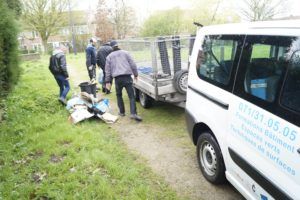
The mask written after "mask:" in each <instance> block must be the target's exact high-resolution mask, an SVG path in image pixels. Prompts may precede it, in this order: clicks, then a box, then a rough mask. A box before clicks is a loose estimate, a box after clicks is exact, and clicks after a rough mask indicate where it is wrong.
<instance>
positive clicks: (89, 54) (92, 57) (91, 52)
mask: <svg viewBox="0 0 300 200" xmlns="http://www.w3.org/2000/svg"><path fill="white" fill-rule="evenodd" d="M96 43H97V41H96V39H95V38H91V39H90V44H89V45H88V46H87V48H86V49H85V53H86V67H87V70H88V73H89V77H90V81H91V82H92V83H94V82H95V81H96V47H95V45H96Z"/></svg>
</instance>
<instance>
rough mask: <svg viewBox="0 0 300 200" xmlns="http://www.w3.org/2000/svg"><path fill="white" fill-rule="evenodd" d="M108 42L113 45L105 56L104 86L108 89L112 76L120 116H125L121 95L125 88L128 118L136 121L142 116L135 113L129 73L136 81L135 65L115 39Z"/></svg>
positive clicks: (140, 119)
mask: <svg viewBox="0 0 300 200" xmlns="http://www.w3.org/2000/svg"><path fill="white" fill-rule="evenodd" d="M110 44H111V46H112V47H113V52H112V53H110V54H109V55H108V56H107V58H106V64H105V72H106V77H105V81H106V88H109V89H110V87H111V83H110V82H111V81H112V79H113V78H114V79H115V85H116V94H117V101H118V107H119V115H120V116H125V107H124V101H123V97H122V90H123V88H125V89H126V91H127V94H128V97H129V100H130V114H131V115H130V118H131V119H135V120H136V121H142V118H141V117H140V116H138V115H137V111H136V105H135V96H134V91H133V85H132V83H133V80H132V78H131V75H132V74H133V75H134V79H135V80H136V81H137V77H138V72H137V66H136V64H135V62H134V61H133V59H132V57H131V56H130V55H129V53H128V52H127V51H124V50H121V49H120V48H119V47H118V44H117V42H116V41H111V42H110Z"/></svg>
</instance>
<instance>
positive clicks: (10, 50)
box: [0, 0, 19, 109]
mask: <svg viewBox="0 0 300 200" xmlns="http://www.w3.org/2000/svg"><path fill="white" fill-rule="evenodd" d="M14 2H15V1H14ZM0 10H1V12H0V91H1V92H0V98H3V95H4V91H7V90H8V89H9V88H10V87H11V86H12V85H13V84H15V83H16V82H17V80H18V76H19V67H18V53H17V46H18V43H17V35H18V29H17V24H16V21H15V14H14V12H12V10H10V9H9V8H8V6H7V4H6V1H5V0H0ZM0 109H1V107H0Z"/></svg>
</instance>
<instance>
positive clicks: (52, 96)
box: [0, 56, 182, 199]
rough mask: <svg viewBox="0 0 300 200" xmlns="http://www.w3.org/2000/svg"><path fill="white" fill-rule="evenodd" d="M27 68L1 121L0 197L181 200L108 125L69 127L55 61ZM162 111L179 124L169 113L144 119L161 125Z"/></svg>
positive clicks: (96, 122) (89, 123)
mask: <svg viewBox="0 0 300 200" xmlns="http://www.w3.org/2000/svg"><path fill="white" fill-rule="evenodd" d="M68 59H70V60H72V59H73V60H75V58H72V57H71V56H70V57H69V58H68ZM83 63H84V61H83ZM82 67H84V66H82ZM22 69H23V73H22V76H21V79H20V81H19V84H18V85H17V86H16V88H15V89H14V91H13V92H12V93H11V94H10V95H9V96H8V99H7V100H6V102H5V104H6V107H7V113H6V117H5V121H3V122H2V123H1V124H0V199H41V198H43V199H178V197H177V196H176V194H175V192H174V191H173V190H171V189H170V188H169V187H168V186H167V185H166V184H165V183H164V182H163V180H162V179H161V178H160V177H158V176H156V175H155V174H154V173H152V171H151V170H150V169H149V168H148V167H146V166H145V164H144V161H143V160H141V159H140V158H139V157H137V156H136V155H133V154H131V153H129V152H128V150H127V149H126V146H125V145H124V144H123V143H122V142H121V141H120V139H119V137H118V134H116V133H115V132H114V131H113V130H112V129H110V127H109V126H107V125H106V124H104V123H103V122H101V121H100V120H88V121H85V122H83V123H80V124H78V125H76V126H74V125H71V124H69V123H68V120H67V119H68V113H67V111H66V110H65V109H64V107H63V106H61V105H60V104H59V103H58V101H57V93H58V88H57V85H56V82H55V81H54V79H53V77H52V75H50V73H49V71H48V58H44V59H42V60H40V61H37V62H25V63H23V64H22ZM113 96H114V95H113ZM176 109H177V108H174V111H171V112H175V114H176V113H177V112H179V113H180V112H181V110H180V111H178V110H176ZM140 110H141V109H140ZM158 112H159V113H160V116H159V119H158V120H161V121H162V122H160V123H162V124H164V123H173V122H174V121H173V119H164V117H165V115H166V114H167V113H168V111H167V109H165V111H163V112H162V113H161V111H158V110H155V109H154V110H153V112H150V114H149V113H146V112H145V113H144V112H142V114H143V115H144V118H145V119H149V121H150V123H155V122H154V121H156V120H154V121H153V122H151V120H150V119H151V118H153V117H155V116H156V115H157V114H158ZM175 114H174V115H175ZM181 118H182V115H181V116H179V119H180V120H181ZM175 119H176V120H177V118H176V117H175Z"/></svg>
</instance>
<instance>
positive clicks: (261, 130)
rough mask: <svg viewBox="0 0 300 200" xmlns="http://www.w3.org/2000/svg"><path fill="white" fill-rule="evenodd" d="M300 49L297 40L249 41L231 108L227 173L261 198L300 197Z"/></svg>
mask: <svg viewBox="0 0 300 200" xmlns="http://www.w3.org/2000/svg"><path fill="white" fill-rule="evenodd" d="M297 47H298V48H299V47H300V39H299V38H297V37H286V36H247V37H246V41H245V46H244V49H243V53H242V56H241V60H240V63H239V69H238V71H237V75H236V82H235V87H234V96H233V99H232V101H231V104H230V106H229V112H230V115H231V116H230V123H229V124H228V126H229V134H228V135H227V136H228V137H227V143H228V152H229V155H230V156H229V157H230V158H231V159H230V162H231V164H230V165H229V167H228V168H227V171H228V173H229V174H230V175H231V176H232V177H234V179H236V180H239V181H238V182H240V183H241V185H239V186H237V187H238V188H244V189H245V188H246V190H247V191H246V193H248V194H250V196H251V197H254V198H256V199H299V197H300V168H299V163H300V154H299V147H300V129H299V125H300V120H299V119H300V118H299V117H300V115H299V113H300V51H299V50H300V49H297Z"/></svg>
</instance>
